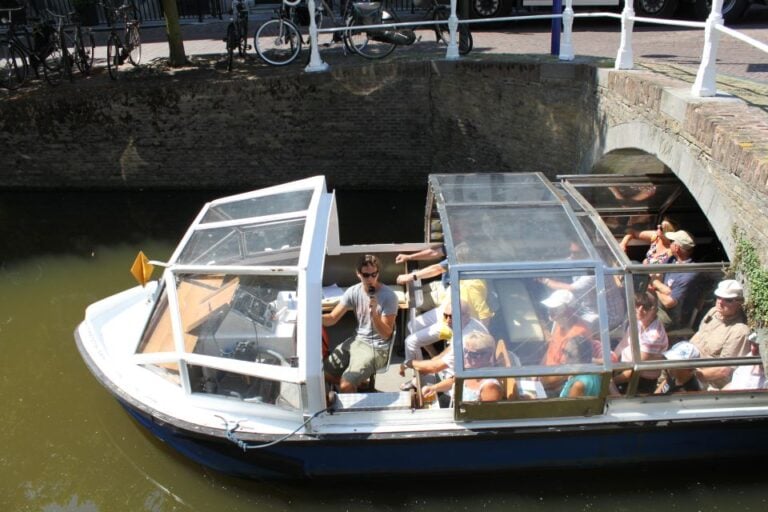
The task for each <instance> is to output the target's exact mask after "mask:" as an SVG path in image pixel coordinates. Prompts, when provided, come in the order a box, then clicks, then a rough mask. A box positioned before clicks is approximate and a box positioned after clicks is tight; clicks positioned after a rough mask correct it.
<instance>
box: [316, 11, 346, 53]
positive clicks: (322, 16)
mask: <svg viewBox="0 0 768 512" xmlns="http://www.w3.org/2000/svg"><path fill="white" fill-rule="evenodd" d="M327 6H328V4H327V3H325V2H322V3H321V4H320V6H319V7H318V9H317V15H316V16H315V25H317V29H318V30H320V29H321V28H333V27H335V26H336V25H335V23H334V20H333V13H330V12H328V7H327ZM338 42H341V32H324V33H323V32H318V33H317V46H318V47H320V48H323V47H328V46H331V45H332V44H333V43H338Z"/></svg>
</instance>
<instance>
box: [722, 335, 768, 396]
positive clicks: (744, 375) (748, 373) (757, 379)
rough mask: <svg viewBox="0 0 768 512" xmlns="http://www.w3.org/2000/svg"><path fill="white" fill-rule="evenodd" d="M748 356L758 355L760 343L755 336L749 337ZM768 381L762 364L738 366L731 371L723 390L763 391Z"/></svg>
mask: <svg viewBox="0 0 768 512" xmlns="http://www.w3.org/2000/svg"><path fill="white" fill-rule="evenodd" d="M749 349H750V350H749V355H750V356H759V355H760V343H759V342H758V341H757V336H756V335H754V334H753V335H751V336H749ZM767 385H768V381H766V378H765V368H763V365H762V364H752V365H749V366H739V367H738V368H736V369H735V370H734V371H733V376H732V377H731V382H729V383H728V384H726V385H725V387H723V389H765V388H766V387H768V386H767Z"/></svg>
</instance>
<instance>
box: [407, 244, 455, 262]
mask: <svg viewBox="0 0 768 512" xmlns="http://www.w3.org/2000/svg"><path fill="white" fill-rule="evenodd" d="M438 258H445V254H444V253H443V247H442V246H437V247H427V248H426V249H422V250H420V251H417V252H413V253H411V254H403V253H401V254H398V255H397V256H396V257H395V263H406V262H408V261H429V260H436V259H438Z"/></svg>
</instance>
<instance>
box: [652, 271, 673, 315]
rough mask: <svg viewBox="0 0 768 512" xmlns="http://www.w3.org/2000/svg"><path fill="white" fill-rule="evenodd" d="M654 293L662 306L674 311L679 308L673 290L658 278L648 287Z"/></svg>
mask: <svg viewBox="0 0 768 512" xmlns="http://www.w3.org/2000/svg"><path fill="white" fill-rule="evenodd" d="M648 286H649V287H650V288H651V289H652V290H653V291H655V292H656V297H657V298H658V299H659V302H660V303H661V305H662V306H664V307H665V308H667V309H672V308H674V307H675V306H677V299H675V298H674V297H673V296H672V288H670V287H669V286H667V285H666V284H664V282H663V281H662V280H661V279H659V278H658V277H657V278H654V279H652V280H651V282H650V284H649V285H648Z"/></svg>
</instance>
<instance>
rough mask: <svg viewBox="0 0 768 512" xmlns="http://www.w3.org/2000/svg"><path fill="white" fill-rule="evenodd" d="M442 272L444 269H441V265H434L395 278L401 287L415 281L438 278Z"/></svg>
mask: <svg viewBox="0 0 768 512" xmlns="http://www.w3.org/2000/svg"><path fill="white" fill-rule="evenodd" d="M443 272H445V269H444V268H443V267H442V265H440V264H439V263H435V264H434V265H430V266H428V267H424V268H420V269H419V270H416V271H414V272H411V273H410V274H400V275H399V276H397V284H399V285H401V286H402V285H404V284H407V283H412V282H414V281H415V280H416V279H429V278H430V277H435V276H439V275H440V274H442V273H443Z"/></svg>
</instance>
